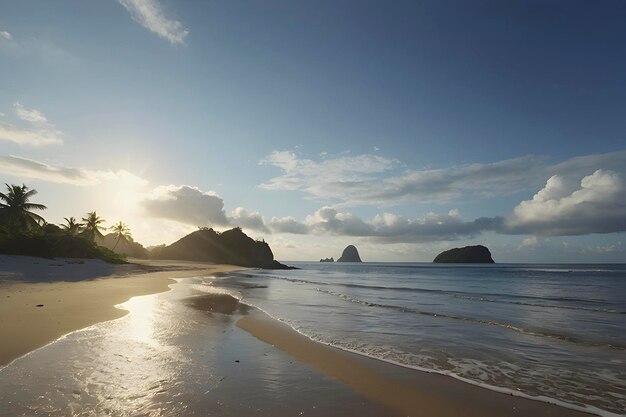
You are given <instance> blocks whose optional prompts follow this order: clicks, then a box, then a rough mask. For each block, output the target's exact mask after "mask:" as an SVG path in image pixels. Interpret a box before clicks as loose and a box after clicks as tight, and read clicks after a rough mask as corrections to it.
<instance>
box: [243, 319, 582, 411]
mask: <svg viewBox="0 0 626 417" xmlns="http://www.w3.org/2000/svg"><path fill="white" fill-rule="evenodd" d="M237 326H238V327H239V328H241V329H243V330H246V331H247V332H249V333H250V334H252V335H253V336H255V337H257V338H258V339H260V340H262V341H264V342H266V343H268V344H270V345H272V346H274V347H275V348H277V349H280V350H282V351H284V352H286V353H288V354H290V355H291V356H293V357H294V358H296V359H298V360H300V361H302V362H305V363H308V364H309V365H311V366H313V367H315V368H316V369H319V370H321V371H323V372H324V373H326V374H327V375H329V376H330V377H332V378H334V379H335V380H337V381H339V382H341V383H343V384H345V385H347V386H349V387H351V388H352V389H353V390H354V391H356V392H357V393H359V394H361V395H363V396H364V397H366V398H370V399H372V400H373V401H375V402H377V403H379V404H382V405H384V406H386V407H387V408H388V409H389V410H390V413H392V415H397V416H424V417H458V416H466V417H483V416H490V417H497V416H503V417H504V416H513V415H518V416H538V417H539V416H552V417H566V416H570V417H578V416H580V417H583V416H589V415H590V414H587V413H583V412H578V411H574V410H570V409H567V408H564V407H559V406H556V405H552V404H548V403H544V402H539V401H534V400H529V399H526V398H521V397H517V396H512V395H510V394H503V393H498V392H495V391H491V390H488V389H485V388H481V387H478V386H475V385H470V384H467V383H464V382H462V381H459V380H457V379H454V378H452V377H448V376H444V375H440V374H435V373H427V372H422V371H417V370H411V369H406V368H403V367H400V366H395V365H393V364H388V363H385V362H382V361H378V360H374V359H370V358H366V357H363V356H360V355H357V354H352V353H349V352H345V351H342V350H339V349H336V348H333V347H330V346H327V345H324V344H321V343H317V342H313V341H311V340H310V339H308V338H307V337H305V336H303V335H301V334H299V333H297V332H296V331H294V330H293V329H291V328H290V327H289V326H287V325H285V324H283V323H280V322H278V321H276V320H274V319H272V318H270V317H269V316H267V315H266V314H265V313H263V312H260V311H258V310H257V311H255V312H254V313H252V314H249V315H247V316H246V317H243V318H242V319H240V320H239V321H238V322H237ZM390 415H391V414H390Z"/></svg>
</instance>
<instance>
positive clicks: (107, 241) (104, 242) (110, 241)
mask: <svg viewBox="0 0 626 417" xmlns="http://www.w3.org/2000/svg"><path fill="white" fill-rule="evenodd" d="M96 243H97V244H98V245H100V246H104V247H105V248H107V249H110V250H112V251H114V252H115V253H119V254H121V255H126V256H130V257H132V258H143V259H146V258H148V257H149V253H148V250H147V249H146V248H144V247H143V246H142V245H141V244H139V243H137V242H135V241H133V240H123V239H120V241H119V242H118V241H117V237H115V234H113V233H109V234H108V235H106V236H104V238H102V239H97V240H96ZM113 248H115V249H113Z"/></svg>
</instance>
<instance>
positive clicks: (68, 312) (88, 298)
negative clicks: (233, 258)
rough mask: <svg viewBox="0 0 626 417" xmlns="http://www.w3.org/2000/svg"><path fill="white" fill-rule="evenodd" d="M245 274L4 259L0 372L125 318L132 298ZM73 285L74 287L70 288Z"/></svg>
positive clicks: (186, 265)
mask: <svg viewBox="0 0 626 417" xmlns="http://www.w3.org/2000/svg"><path fill="white" fill-rule="evenodd" d="M235 269H243V268H242V267H239V266H233V265H210V264H204V263H193V262H176V261H174V262H168V261H138V263H131V264H127V265H111V264H106V263H103V262H100V261H94V260H84V261H83V260H70V261H68V260H63V259H61V260H59V259H56V260H48V259H40V258H31V257H17V256H2V258H1V259H0V340H2V343H0V366H3V365H6V364H8V363H10V362H11V361H12V360H14V359H16V358H18V357H20V356H22V355H24V354H26V353H28V352H30V351H32V350H34V349H37V348H39V347H42V346H44V345H46V344H48V343H50V342H52V341H54V340H56V339H58V338H59V337H61V336H63V335H66V334H68V333H71V332H73V331H76V330H79V329H82V328H85V327H88V326H91V325H93V324H95V323H98V322H102V321H106V320H112V319H116V318H119V317H122V316H124V315H126V314H127V312H126V311H125V310H121V309H119V308H116V307H115V306H116V305H117V304H121V303H123V302H125V301H127V300H128V299H130V298H131V297H133V296H138V295H147V294H154V293H158V292H163V291H166V290H168V285H169V284H171V283H173V282H174V281H173V280H172V278H183V277H190V276H198V275H210V274H216V273H220V272H226V271H232V270H235ZM67 281H71V282H67Z"/></svg>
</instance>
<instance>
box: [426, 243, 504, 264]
mask: <svg viewBox="0 0 626 417" xmlns="http://www.w3.org/2000/svg"><path fill="white" fill-rule="evenodd" d="M433 262H434V263H459V264H493V263H495V262H494V261H493V258H492V257H491V252H489V249H487V248H486V247H484V246H482V245H476V246H465V247H464V248H454V249H450V250H447V251H445V252H441V253H440V254H439V255H437V256H436V257H435V259H434V260H433Z"/></svg>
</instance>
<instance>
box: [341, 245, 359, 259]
mask: <svg viewBox="0 0 626 417" xmlns="http://www.w3.org/2000/svg"><path fill="white" fill-rule="evenodd" d="M337 262H363V261H361V257H360V256H359V251H358V250H356V247H355V246H354V245H348V246H347V247H346V248H345V249H344V250H343V253H342V254H341V257H340V258H339V259H337Z"/></svg>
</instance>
